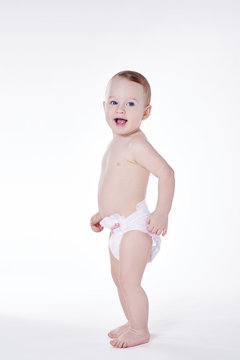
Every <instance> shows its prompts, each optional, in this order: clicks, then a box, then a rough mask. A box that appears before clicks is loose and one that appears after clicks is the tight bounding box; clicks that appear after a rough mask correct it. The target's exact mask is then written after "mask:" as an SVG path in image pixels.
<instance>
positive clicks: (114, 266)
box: [108, 249, 129, 338]
mask: <svg viewBox="0 0 240 360" xmlns="http://www.w3.org/2000/svg"><path fill="white" fill-rule="evenodd" d="M109 256H110V261H111V274H112V278H113V281H114V283H115V285H116V287H117V291H118V296H119V300H120V303H121V305H122V308H123V311H124V314H125V316H126V318H127V320H128V311H127V304H126V300H125V298H124V294H123V291H122V289H121V286H120V262H119V260H117V259H116V258H115V257H114V256H113V254H112V253H111V250H110V249H109ZM128 328H129V322H127V323H126V324H124V325H122V326H119V327H117V328H116V329H113V330H111V331H110V332H109V333H108V336H109V337H111V338H117V337H118V336H119V335H121V334H122V333H123V332H124V331H126V330H127V329H128Z"/></svg>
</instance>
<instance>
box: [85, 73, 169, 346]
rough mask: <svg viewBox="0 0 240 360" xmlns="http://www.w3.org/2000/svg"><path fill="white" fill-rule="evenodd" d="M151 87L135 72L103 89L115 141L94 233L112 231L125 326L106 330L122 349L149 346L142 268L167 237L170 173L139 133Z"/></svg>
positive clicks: (93, 220) (105, 164)
mask: <svg viewBox="0 0 240 360" xmlns="http://www.w3.org/2000/svg"><path fill="white" fill-rule="evenodd" d="M150 100H151V88H150V85H149V83H148V81H147V79H146V78H145V77H144V76H143V75H141V74H140V73H138V72H135V71H129V70H126V71H121V72H119V73H117V74H116V75H114V76H113V77H112V78H111V79H110V80H109V82H108V84H107V89H106V93H105V101H103V107H104V111H105V117H106V121H107V124H108V126H109V127H110V129H111V131H112V134H113V139H112V140H111V142H110V143H109V145H108V147H107V149H106V152H105V154H104V156H103V159H102V171H101V176H100V180H99V186H98V209H99V211H98V212H97V213H96V214H95V215H93V216H92V217H91V220H90V225H91V228H92V230H93V231H95V232H100V231H102V230H103V229H104V228H108V229H110V230H111V232H110V236H109V240H108V247H109V256H110V261H111V275H112V278H113V281H114V283H115V284H116V287H117V291H118V295H119V299H120V303H121V306H122V308H123V311H124V314H125V316H126V318H127V323H126V324H124V325H122V326H120V327H118V328H116V329H114V330H112V331H110V332H109V333H108V336H109V337H111V338H112V339H113V340H111V341H110V344H111V345H112V346H114V347H117V348H126V347H130V346H136V345H140V344H144V343H147V342H149V340H150V333H149V330H148V311H149V305H148V298H147V295H146V293H145V291H144V290H143V288H142V287H141V280H142V276H143V272H144V270H145V266H146V264H147V263H148V262H151V261H152V260H153V258H154V257H155V256H156V254H157V253H158V251H159V249H160V243H161V235H162V236H164V235H165V234H166V233H167V228H168V214H169V212H170V209H171V206H172V199H173V195H174V188H175V177H174V171H173V169H172V168H171V167H170V166H169V164H168V163H167V162H166V161H165V160H164V159H163V158H162V156H161V155H160V154H159V153H158V152H157V151H156V150H155V149H154V148H153V146H152V145H151V144H150V143H149V141H148V139H147V137H146V136H145V134H144V133H143V132H142V130H140V125H141V122H142V121H143V120H146V119H147V118H148V117H149V115H150V112H151V105H150ZM150 173H152V174H153V175H155V176H156V177H157V178H158V201H157V205H156V209H155V211H153V212H152V213H150V211H149V209H148V206H147V204H146V199H145V196H146V188H147V184H148V180H149V175H150Z"/></svg>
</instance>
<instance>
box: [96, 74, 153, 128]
mask: <svg viewBox="0 0 240 360" xmlns="http://www.w3.org/2000/svg"><path fill="white" fill-rule="evenodd" d="M150 101H151V88H150V85H149V83H148V81H147V79H146V78H145V77H144V76H143V75H142V74H140V73H138V72H136V71H130V70H124V71H120V72H119V73H117V74H115V75H114V76H113V77H112V78H111V79H110V80H109V82H108V84H107V88H106V92H105V101H103V106H104V110H105V115H106V120H107V122H108V125H109V126H110V127H111V129H112V131H113V132H114V133H115V134H119V135H129V134H131V133H133V132H135V131H137V130H138V129H139V127H140V125H141V122H142V120H145V119H146V118H147V117H148V116H149V115H150V112H151V105H150ZM117 119H120V120H117ZM121 119H122V121H121ZM123 119H124V120H127V121H123Z"/></svg>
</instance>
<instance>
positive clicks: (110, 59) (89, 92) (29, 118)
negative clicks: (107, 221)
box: [0, 0, 240, 360]
mask: <svg viewBox="0 0 240 360" xmlns="http://www.w3.org/2000/svg"><path fill="white" fill-rule="evenodd" d="M239 24H240V5H239V2H238V1H237V0H236V1H233V0H230V1H229V0H225V1H221V0H220V1H213V0H210V1H209V0H208V1H205V0H201V1H200V0H196V1H190V0H188V1H187V0H186V1H176V0H175V1H154V0H148V1H145V0H144V1H137V0H135V1H125V0H122V1H119V2H113V1H110V0H108V1H107V0H103V1H97V0H94V1H86V2H85V1H73V0H68V1H66V0H64V1H52V0H48V1H46V0H44V1H43V0H42V1H6V0H5V1H3V0H2V1H1V2H0V33H1V39H0V40H1V44H0V45H1V46H0V52H1V54H0V335H1V339H2V341H3V344H1V347H0V354H2V355H4V356H3V358H4V360H7V359H11V360H12V359H15V358H16V356H17V357H18V359H24V360H25V359H34V360H36V359H45V360H47V359H51V360H53V359H58V360H59V359H60V360H61V359H79V357H80V356H81V357H82V358H84V359H95V358H96V356H98V358H99V357H100V358H104V359H105V358H108V357H109V358H110V357H111V358H115V357H116V358H117V359H118V358H120V357H121V356H125V357H128V356H129V357H131V358H132V356H138V358H139V359H143V358H144V359H145V358H146V356H148V358H156V355H157V356H159V357H161V356H162V358H164V359H167V360H168V359H177V360H178V359H188V358H189V359H193V358H194V359H203V358H204V359H207V358H209V359H210V358H211V359H214V358H218V359H228V360H229V359H237V358H239V353H240V349H239V345H238V340H239V335H240V334H239V329H240V314H239V302H240V286H239V252H240V242H239V230H238V229H239V223H238V220H239V212H240V206H239V201H240V196H239V193H240V191H239V183H240V172H239V150H240V149H239V144H238V143H237V140H239V120H240V119H239V113H240V111H239V81H240V77H239V65H240V64H239V55H240V51H239V30H240V26H239ZM126 69H128V70H134V71H138V72H140V73H142V74H143V75H144V76H145V77H146V78H147V79H148V81H149V83H150V85H151V90H152V101H151V105H152V112H151V115H150V117H149V118H148V119H147V120H146V121H145V122H143V123H142V127H141V129H142V130H143V131H144V133H145V134H146V135H147V137H148V139H149V141H150V142H151V144H152V145H153V146H154V147H155V149H156V150H157V151H158V152H159V153H160V154H161V155H162V156H163V157H164V158H165V159H166V161H167V162H168V163H169V164H170V165H171V167H172V168H173V169H174V171H175V180H176V187H175V196H174V200H173V205H172V209H171V212H170V214H169V227H168V232H167V235H166V236H165V237H163V240H162V245H161V250H160V252H159V253H158V255H157V257H156V258H155V259H154V261H153V262H152V263H151V264H149V265H147V268H146V271H145V274H144V277H143V282H142V285H143V288H144V289H145V291H146V293H147V294H148V298H149V306H150V310H149V311H150V313H149V330H150V332H151V334H152V340H151V342H150V343H148V344H145V345H141V346H138V347H134V348H128V349H115V348H113V347H112V346H111V345H110V344H109V340H110V339H109V338H108V337H107V335H106V334H107V332H108V331H109V330H110V329H111V328H114V327H116V326H118V325H120V324H122V323H124V322H125V318H124V315H123V312H122V309H121V307H120V302H119V300H118V296H117V291H116V288H115V285H114V283H113V281H112V278H111V274H110V261H109V255H108V244H107V241H108V234H109V232H108V231H107V230H104V231H103V232H101V233H100V234H97V233H94V232H92V231H91V228H90V226H89V221H90V218H91V216H92V215H93V214H94V213H95V212H97V210H98V208H97V185H98V180H99V175H100V164H101V159H102V155H103V153H104V151H105V148H106V146H107V144H108V143H109V142H110V141H111V139H112V132H111V130H110V128H109V127H108V125H107V124H106V122H105V116H104V111H103V106H102V101H103V100H104V94H105V88H106V85H107V82H108V80H109V79H110V77H112V76H113V75H114V74H115V73H117V72H119V71H121V70H126ZM156 201H157V178H155V177H154V176H153V175H151V177H150V182H149V186H148V190H147V203H148V206H149V209H150V211H153V210H154V207H155V205H156ZM122 352H124V355H122ZM83 353H84V356H83Z"/></svg>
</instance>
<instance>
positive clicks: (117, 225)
mask: <svg viewBox="0 0 240 360" xmlns="http://www.w3.org/2000/svg"><path fill="white" fill-rule="evenodd" d="M119 227H120V223H115V224H114V226H112V227H111V234H113V230H114V229H116V228H119Z"/></svg>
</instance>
